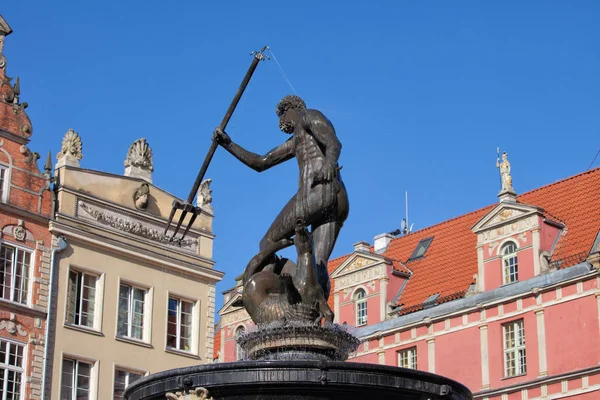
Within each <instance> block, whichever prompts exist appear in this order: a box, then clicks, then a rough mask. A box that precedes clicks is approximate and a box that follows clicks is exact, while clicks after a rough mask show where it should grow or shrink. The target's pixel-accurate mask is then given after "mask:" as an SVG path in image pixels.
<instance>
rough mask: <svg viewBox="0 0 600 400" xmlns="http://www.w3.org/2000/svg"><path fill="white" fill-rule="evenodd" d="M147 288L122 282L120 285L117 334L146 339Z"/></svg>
mask: <svg viewBox="0 0 600 400" xmlns="http://www.w3.org/2000/svg"><path fill="white" fill-rule="evenodd" d="M146 293H147V292H146V290H144V289H140V288H137V287H133V286H129V285H126V284H121V286H120V287H119V317H118V321H117V335H118V336H123V337H128V338H132V339H138V340H143V339H144V300H145V298H146Z"/></svg>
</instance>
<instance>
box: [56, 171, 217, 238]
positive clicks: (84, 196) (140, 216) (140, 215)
mask: <svg viewBox="0 0 600 400" xmlns="http://www.w3.org/2000/svg"><path fill="white" fill-rule="evenodd" d="M129 179H131V178H129ZM136 181H138V179H136ZM154 187H155V186H153V188H154ZM57 190H58V192H59V193H60V192H61V191H62V192H65V193H69V194H72V195H74V196H76V198H77V200H78V201H79V200H84V201H86V200H87V201H88V202H89V201H91V202H92V203H93V204H94V205H95V206H98V207H104V208H107V209H110V210H115V211H116V212H119V213H122V214H125V215H128V216H129V217H130V218H134V219H137V220H139V221H146V222H149V223H152V224H159V225H162V226H164V227H166V226H167V219H165V218H161V217H158V216H156V215H152V214H148V213H146V212H141V211H137V210H135V209H132V208H128V207H124V206H122V205H120V204H118V203H113V202H110V201H107V200H105V199H101V198H99V197H96V196H93V195H90V194H88V193H83V192H81V191H80V190H77V189H75V188H72V187H70V186H66V185H60V186H59V187H58V188H57ZM189 233H191V234H195V235H196V236H202V237H206V238H209V239H214V238H215V235H214V234H213V233H212V232H210V231H207V230H201V229H195V228H190V230H189Z"/></svg>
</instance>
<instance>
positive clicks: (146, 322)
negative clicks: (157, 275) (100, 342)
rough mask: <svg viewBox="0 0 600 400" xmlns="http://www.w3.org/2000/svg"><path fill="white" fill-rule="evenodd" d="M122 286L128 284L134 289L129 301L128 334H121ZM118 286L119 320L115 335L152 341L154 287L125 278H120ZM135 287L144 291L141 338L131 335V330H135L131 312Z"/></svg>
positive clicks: (145, 341)
mask: <svg viewBox="0 0 600 400" xmlns="http://www.w3.org/2000/svg"><path fill="white" fill-rule="evenodd" d="M121 286H128V287H129V288H131V289H133V290H131V291H130V296H129V303H128V318H127V320H128V321H127V335H121V334H119V320H120V305H121V303H120V301H121ZM118 288H119V289H118V290H117V320H116V325H115V336H116V337H117V338H119V339H125V340H134V341H139V342H144V343H149V342H150V332H151V324H152V320H151V315H150V314H151V313H152V306H151V303H152V288H148V287H147V286H144V285H140V284H137V283H132V282H129V281H125V280H119V286H118ZM135 289H137V290H142V291H143V292H144V303H143V313H142V338H141V339H138V338H135V337H133V336H131V332H132V330H133V326H132V323H131V322H132V319H133V316H132V312H131V311H132V307H133V303H132V302H131V299H132V297H133V292H134V290H135Z"/></svg>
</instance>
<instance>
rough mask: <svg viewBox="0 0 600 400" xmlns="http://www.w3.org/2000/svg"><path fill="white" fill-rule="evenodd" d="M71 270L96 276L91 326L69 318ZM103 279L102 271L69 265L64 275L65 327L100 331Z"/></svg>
mask: <svg viewBox="0 0 600 400" xmlns="http://www.w3.org/2000/svg"><path fill="white" fill-rule="evenodd" d="M71 272H76V273H78V274H86V275H88V276H94V277H96V291H95V300H94V318H93V323H92V326H87V325H82V324H80V323H79V324H78V323H74V322H72V320H71V319H70V318H69V283H70V275H71ZM104 280H105V275H104V273H102V272H98V271H94V270H91V269H87V268H81V267H79V266H74V265H69V268H68V270H67V277H66V282H67V283H66V288H67V290H66V294H65V310H64V311H65V313H64V315H65V322H64V326H65V327H68V328H69V327H73V328H75V329H83V330H89V331H94V332H102V309H103V307H102V305H103V304H104Z"/></svg>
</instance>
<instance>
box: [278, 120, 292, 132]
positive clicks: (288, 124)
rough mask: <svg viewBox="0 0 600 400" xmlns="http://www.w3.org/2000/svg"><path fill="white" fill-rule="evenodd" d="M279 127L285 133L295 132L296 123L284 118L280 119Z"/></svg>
mask: <svg viewBox="0 0 600 400" xmlns="http://www.w3.org/2000/svg"><path fill="white" fill-rule="evenodd" d="M279 129H281V131H282V132H285V133H294V123H293V122H292V121H289V120H285V119H283V118H280V119H279Z"/></svg>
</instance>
